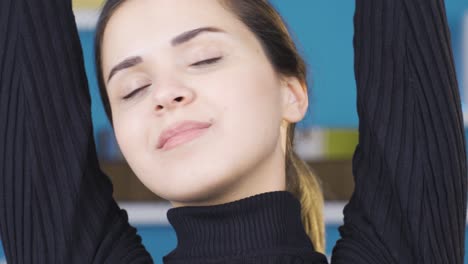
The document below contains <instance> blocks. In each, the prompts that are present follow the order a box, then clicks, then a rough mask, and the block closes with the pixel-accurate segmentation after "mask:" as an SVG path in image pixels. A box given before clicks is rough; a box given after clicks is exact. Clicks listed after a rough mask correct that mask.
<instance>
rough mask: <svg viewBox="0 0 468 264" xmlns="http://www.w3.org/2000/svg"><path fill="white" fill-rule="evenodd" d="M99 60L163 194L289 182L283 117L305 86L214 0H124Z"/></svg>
mask: <svg viewBox="0 0 468 264" xmlns="http://www.w3.org/2000/svg"><path fill="white" fill-rule="evenodd" d="M102 70H103V76H104V78H105V81H107V92H108V97H109V101H110V105H111V109H112V116H113V125H114V129H115V134H116V137H117V141H118V144H119V146H120V148H121V150H122V153H123V155H124V156H125V158H126V160H127V161H128V163H129V165H130V166H131V168H132V170H133V171H134V172H135V174H136V175H137V176H138V178H139V179H140V180H141V181H142V182H143V183H144V184H145V185H146V186H147V187H148V188H149V189H150V190H152V191H153V192H154V193H156V194H157V195H159V196H161V197H163V198H165V199H167V200H170V201H172V202H173V204H174V205H176V206H177V205H195V204H198V205H202V204H214V203H220V202H226V201H229V200H233V199H238V198H239V199H240V198H242V197H246V196H247V195H251V194H253V193H259V192H263V191H269V190H283V189H284V188H285V187H284V184H285V176H284V138H285V126H282V124H284V122H283V121H289V122H296V121H298V120H300V119H301V118H302V117H303V115H304V112H305V109H306V107H307V106H304V105H303V106H302V108H301V109H297V107H296V108H295V109H292V108H291V106H290V105H291V104H293V102H295V101H296V99H297V96H299V97H301V96H302V97H304V96H305V95H304V94H301V92H300V91H299V90H300V89H299V88H298V85H296V84H297V82H294V81H293V82H289V83H288V82H286V81H285V80H286V79H287V78H280V76H279V75H278V74H277V73H275V71H274V69H273V67H272V66H271V64H270V63H269V61H268V59H267V57H266V55H265V52H264V50H263V49H262V47H261V44H260V42H259V41H258V40H257V39H256V38H255V36H254V34H253V33H252V32H250V31H249V30H248V28H247V27H246V26H245V25H244V24H243V23H242V22H241V21H239V20H238V19H237V18H236V17H235V16H234V15H233V14H232V13H230V12H229V11H228V10H227V9H225V8H224V7H223V6H222V5H221V4H220V3H219V2H218V1H217V0H196V1H194V0H132V1H127V2H125V3H124V4H122V5H121V6H120V7H119V8H118V9H117V10H116V11H115V13H114V14H113V15H112V17H111V19H110V20H109V23H108V25H107V27H106V30H105V32H104V38H103V45H102ZM294 89H296V90H294ZM305 101H307V100H305ZM293 108H294V107H293ZM185 121H188V122H196V123H184V122H185ZM178 124H182V127H179V134H176V135H175V136H173V137H170V138H169V139H168V140H162V141H161V137H164V135H166V136H170V134H166V133H164V132H165V131H168V129H169V130H170V129H171V128H174V126H177V125H178ZM184 124H185V127H184ZM191 125H195V128H196V129H195V128H194V127H193V126H191ZM188 128H192V129H191V130H184V129H188ZM181 131H185V132H181ZM161 142H165V144H164V146H162V147H161V145H160V143H161Z"/></svg>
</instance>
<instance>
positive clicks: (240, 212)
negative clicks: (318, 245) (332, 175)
mask: <svg viewBox="0 0 468 264" xmlns="http://www.w3.org/2000/svg"><path fill="white" fill-rule="evenodd" d="M167 218H168V220H169V222H170V224H171V225H172V226H173V228H174V230H175V232H176V235H177V241H178V242H177V247H176V248H175V249H174V250H173V251H171V252H170V253H169V254H168V255H167V256H166V259H167V258H190V257H214V256H236V255H242V254H248V253H249V252H259V251H272V252H273V251H274V250H283V251H284V249H291V250H307V251H311V250H313V245H312V243H311V241H310V239H309V237H308V236H307V233H306V232H305V230H304V227H303V225H302V222H301V204H300V202H299V200H298V199H297V198H296V197H295V196H293V194H292V193H290V192H288V191H273V192H266V193H261V194H257V195H253V196H250V197H247V198H243V199H240V200H236V201H233V202H229V203H224V204H219V205H211V206H182V207H175V208H171V209H169V210H168V212H167Z"/></svg>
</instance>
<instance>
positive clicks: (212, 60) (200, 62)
mask: <svg viewBox="0 0 468 264" xmlns="http://www.w3.org/2000/svg"><path fill="white" fill-rule="evenodd" d="M221 58H222V57H216V58H211V59H207V60H202V61H199V62H195V63H193V64H191V65H190V66H202V65H209V64H213V63H215V62H217V61H219V60H220V59H221Z"/></svg>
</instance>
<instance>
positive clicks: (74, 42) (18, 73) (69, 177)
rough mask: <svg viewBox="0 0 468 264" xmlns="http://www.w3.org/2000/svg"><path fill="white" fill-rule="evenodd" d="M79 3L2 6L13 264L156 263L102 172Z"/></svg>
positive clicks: (2, 191) (2, 228) (0, 136)
mask: <svg viewBox="0 0 468 264" xmlns="http://www.w3.org/2000/svg"><path fill="white" fill-rule="evenodd" d="M83 65H84V64H83V58H82V51H81V47H80V42H79V39H78V33H77V29H76V25H75V21H74V17H73V13H72V7H71V1H70V0H34V1H30V0H0V123H1V125H0V237H1V239H2V242H3V246H4V250H5V254H6V257H7V262H8V263H9V264H14V263H47V264H50V263H80V264H84V263H99V264H102V263H153V262H152V260H151V257H150V256H149V254H148V253H147V252H146V250H145V248H144V247H143V245H142V244H141V238H140V237H139V236H138V235H137V233H136V230H135V228H133V227H131V226H130V225H129V224H128V219H127V214H126V212H125V211H123V210H120V208H119V207H118V205H117V204H116V202H115V201H114V200H113V198H112V184H111V182H110V180H109V179H108V177H107V176H106V175H104V174H103V173H102V172H101V170H100V169H99V165H98V161H97V157H96V152H95V145H94V141H93V132H92V123H91V111H90V96H89V91H88V86H87V80H86V76H85V70H84V66H83Z"/></svg>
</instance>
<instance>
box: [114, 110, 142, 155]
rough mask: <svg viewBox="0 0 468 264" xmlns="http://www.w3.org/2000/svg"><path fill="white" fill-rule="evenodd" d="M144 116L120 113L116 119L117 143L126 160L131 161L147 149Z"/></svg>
mask: <svg viewBox="0 0 468 264" xmlns="http://www.w3.org/2000/svg"><path fill="white" fill-rule="evenodd" d="M142 117H143V115H142V114H140V115H138V114H135V113H123V114H121V113H119V114H117V115H116V116H115V117H114V130H115V136H116V139H117V143H118V144H119V147H120V150H121V151H122V154H123V155H124V157H125V159H126V160H128V161H130V162H131V160H132V158H133V157H135V156H138V155H136V154H137V153H138V152H141V151H142V150H144V149H145V148H146V147H147V142H146V138H147V137H146V131H147V129H146V127H145V122H144V120H143V118H142Z"/></svg>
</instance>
